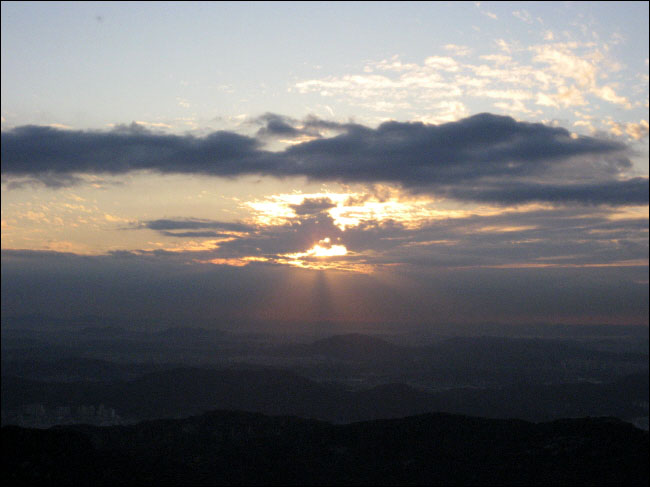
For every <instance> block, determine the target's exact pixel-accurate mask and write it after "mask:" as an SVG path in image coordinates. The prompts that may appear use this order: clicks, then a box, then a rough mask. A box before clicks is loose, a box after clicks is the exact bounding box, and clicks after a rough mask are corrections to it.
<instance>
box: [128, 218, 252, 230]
mask: <svg viewBox="0 0 650 487" xmlns="http://www.w3.org/2000/svg"><path fill="white" fill-rule="evenodd" d="M138 228H148V229H150V230H158V231H169V230H206V229H213V230H222V231H225V232H249V231H251V230H253V227H251V226H250V225H246V224H243V223H236V222H221V221H217V220H204V219H199V218H183V219H178V220H172V219H160V220H149V221H146V222H142V223H140V225H139V226H138Z"/></svg>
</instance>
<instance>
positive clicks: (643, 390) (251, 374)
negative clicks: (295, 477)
mask: <svg viewBox="0 0 650 487" xmlns="http://www.w3.org/2000/svg"><path fill="white" fill-rule="evenodd" d="M25 405H43V406H44V407H45V408H49V409H50V410H52V409H55V408H59V407H72V408H78V407H81V406H91V405H92V406H95V407H97V406H99V405H103V406H105V407H106V408H113V409H115V411H116V412H117V414H118V415H119V416H121V417H123V418H125V419H132V420H142V419H156V418H169V417H177V418H178V417H186V416H189V415H193V414H200V413H203V412H205V411H210V410H214V409H230V410H243V411H253V412H260V413H264V414H277V415H295V416H300V417H306V418H315V419H320V420H325V421H333V422H343V423H344V422H352V421H363V420H371V419H382V418H394V417H403V416H409V415H413V414H422V413H428V412H433V411H444V412H448V413H454V414H467V415H471V416H484V417H493V418H520V419H525V420H530V421H546V420H551V419H558V418H564V417H583V416H614V417H618V418H622V419H629V420H632V419H633V418H638V417H644V416H647V414H648V375H647V374H646V373H638V374H634V375H629V376H626V377H623V378H620V379H617V380H616V381H613V382H611V383H604V384H591V383H584V382H583V383H575V384H557V385H527V384H519V385H513V386H508V387H503V388H496V389H451V390H447V391H439V392H433V393H431V392H424V391H421V390H418V389H415V388H412V387H410V386H408V385H404V384H386V385H381V386H377V387H374V388H370V389H366V390H359V391H352V390H349V389H348V388H347V387H345V386H344V385H341V384H335V383H319V382H315V381H312V380H310V379H306V378H304V377H300V376H298V375H295V374H292V373H289V372H285V371H279V370H260V369H257V370H255V369H249V370H206V369H198V368H180V369H173V370H165V371H160V372H155V373H149V374H147V375H144V376H143V377H140V378H138V379H135V380H131V381H119V382H110V383H103V382H66V383H56V382H42V381H33V380H28V379H22V378H17V377H10V376H4V377H3V378H2V415H3V424H23V425H27V426H36V425H37V424H45V425H47V422H46V421H43V422H41V421H39V420H38V418H32V419H33V420H34V422H22V421H16V420H12V418H11V412H12V411H13V412H16V413H18V412H19V411H21V410H22V408H24V407H25ZM50 424H56V423H50Z"/></svg>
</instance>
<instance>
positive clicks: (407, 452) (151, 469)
mask: <svg viewBox="0 0 650 487" xmlns="http://www.w3.org/2000/svg"><path fill="white" fill-rule="evenodd" d="M2 469H3V470H2V471H3V477H4V478H5V479H6V480H8V481H9V484H10V485H22V484H28V483H29V484H30V485H34V484H36V485H45V484H48V485H93V486H95V485H567V486H568V485H633V486H637V485H643V486H645V485H647V483H648V433H647V432H644V431H641V430H638V429H636V428H634V427H633V426H631V425H629V424H626V423H622V422H620V421H618V420H614V419H611V418H609V419H608V418H586V419H574V420H569V419H566V420H561V421H555V422H550V423H541V424H533V423H529V422H525V421H518V420H491V419H482V418H475V417H466V416H453V415H448V414H427V415H420V416H414V417H407V418H402V419H393V420H382V421H371V422H362V423H353V424H348V425H338V426H336V425H332V424H329V423H324V422H319V421H314V420H305V419H300V418H295V417H268V416H263V415H260V414H253V413H242V412H225V411H216V412H210V413H207V414H203V415H201V416H196V417H191V418H187V419H182V420H158V421H150V422H144V423H140V424H137V425H132V426H116V427H106V428H99V427H91V426H76V427H58V428H53V429H49V430H30V429H23V428H18V427H3V428H2Z"/></svg>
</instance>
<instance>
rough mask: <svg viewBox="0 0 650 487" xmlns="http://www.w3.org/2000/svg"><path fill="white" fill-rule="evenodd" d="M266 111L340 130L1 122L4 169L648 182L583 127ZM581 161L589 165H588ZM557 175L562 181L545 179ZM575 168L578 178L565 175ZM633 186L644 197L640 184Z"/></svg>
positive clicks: (622, 152) (41, 173)
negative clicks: (302, 134) (272, 145)
mask: <svg viewBox="0 0 650 487" xmlns="http://www.w3.org/2000/svg"><path fill="white" fill-rule="evenodd" d="M264 120H265V121H266V125H265V130H266V131H267V132H269V131H275V132H276V133H278V132H283V131H284V132H287V133H290V132H292V133H295V131H296V130H305V127H308V128H309V129H311V128H317V127H323V128H327V129H335V130H337V131H338V134H337V135H334V136H332V137H327V138H324V137H320V138H316V139H314V140H309V141H306V142H302V143H296V144H295V145H292V146H290V147H288V148H286V149H284V150H282V151H278V152H271V151H268V150H264V149H263V148H262V147H263V143H262V141H261V140H260V139H259V138H255V137H249V136H244V135H239V134H236V133H232V132H226V131H218V132H214V133H211V134H209V135H207V136H205V137H194V136H190V135H185V136H179V135H169V134H164V133H153V132H150V131H148V130H147V129H145V128H144V127H141V126H138V125H131V126H127V127H125V126H122V127H119V128H118V129H116V130H113V131H110V132H92V131H85V132H84V131H70V130H58V129H55V128H52V127H39V126H24V127H18V128H15V129H12V130H8V131H5V132H2V148H1V150H2V159H1V164H2V175H3V178H5V179H9V178H11V177H18V178H20V177H23V178H32V179H37V180H40V181H44V182H46V184H49V185H62V183H61V182H62V181H64V182H65V180H66V178H74V177H76V175H78V174H84V173H85V174H106V173H108V174H123V173H127V172H130V171H141V170H150V171H155V172H159V173H163V174H166V173H177V174H205V175H213V176H225V177H235V176H240V175H246V174H259V175H268V176H275V177H289V176H305V177H308V178H310V179H315V180H323V181H327V180H333V181H340V182H346V183H353V182H354V183H376V182H383V183H392V184H397V185H401V186H403V187H405V188H408V189H411V190H413V191H417V192H431V193H436V192H442V193H446V194H451V195H455V197H462V195H463V194H470V193H468V192H466V191H464V188H465V187H466V186H467V185H472V188H475V189H476V188H478V191H475V193H476V194H480V193H481V191H483V190H482V189H481V188H483V189H484V190H486V191H488V192H494V191H497V190H498V188H501V190H502V191H504V192H511V191H515V192H516V190H517V188H518V187H520V188H526V189H530V186H527V184H530V183H531V181H527V179H530V178H535V183H537V184H541V182H546V183H547V184H548V185H547V186H545V187H544V191H538V192H537V193H536V194H538V197H539V198H542V197H543V195H544V194H548V195H550V196H549V199H548V200H547V201H558V200H560V199H562V196H565V198H564V199H565V200H567V201H583V200H584V201H586V202H588V203H590V204H591V203H595V202H596V200H597V197H598V195H599V194H603V195H607V196H606V197H605V198H604V200H603V202H605V203H609V204H615V202H616V201H624V200H625V198H624V197H614V192H616V191H627V190H629V188H630V187H634V188H637V186H638V185H639V184H640V183H639V182H638V181H636V182H626V181H621V180H619V179H621V177H620V176H621V175H622V173H623V171H624V170H625V169H627V168H629V167H630V161H629V160H628V158H627V152H628V148H627V147H626V146H625V145H624V144H622V143H621V142H616V141H613V140H608V139H602V138H596V137H586V136H582V137H576V136H572V134H571V133H570V132H568V131H567V130H565V129H563V128H560V127H550V126H547V125H543V124H540V123H527V122H520V121H516V120H514V119H513V118H510V117H506V116H498V115H492V114H489V113H483V114H479V115H474V116H472V117H468V118H465V119H462V120H459V121H456V122H449V123H443V124H440V125H428V124H424V123H421V122H394V121H391V122H385V123H382V124H381V125H379V126H378V127H377V128H370V127H366V126H363V125H360V124H353V123H348V124H338V123H335V122H325V121H321V120H318V119H316V118H313V117H312V118H311V119H307V120H306V121H304V122H301V123H300V127H302V128H300V129H296V128H295V125H292V121H291V119H289V118H283V117H281V116H275V115H271V114H267V115H266V116H265V117H264ZM269 127H272V128H269ZM291 127H294V129H293V130H292V129H291ZM580 168H583V169H584V172H583V173H582V174H580ZM563 171H564V172H563ZM587 175H588V176H589V177H590V178H591V179H594V178H600V180H599V181H597V182H596V183H597V185H596V186H594V193H593V194H589V192H588V191H586V190H585V187H582V186H568V185H567V184H568V183H577V182H578V181H577V180H579V179H581V178H584V177H585V176H587ZM550 176H553V177H554V178H555V179H556V181H555V182H553V181H543V180H544V178H547V177H550ZM567 177H571V178H573V179H575V180H576V181H571V180H570V181H567ZM540 178H541V180H542V181H541V182H540ZM557 180H559V181H562V183H563V185H561V186H558V188H557V189H555V190H553V188H552V187H551V186H549V185H551V184H555V185H557ZM488 183H489V184H488ZM598 184H600V185H605V186H607V191H601V190H602V189H603V187H604V186H603V187H601V186H598ZM450 188H451V191H450ZM572 189H574V190H575V191H574V192H573V193H571V190H572ZM473 191H474V190H473ZM646 194H647V193H646ZM634 195H635V196H634V198H638V197H639V193H638V191H637V192H635V193H634ZM470 199H473V198H470ZM506 199H507V198H503V199H501V200H502V201H505V200H506ZM635 201H637V200H635ZM646 202H647V197H646ZM201 228H203V229H206V227H201Z"/></svg>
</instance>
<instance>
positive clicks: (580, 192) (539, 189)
mask: <svg viewBox="0 0 650 487" xmlns="http://www.w3.org/2000/svg"><path fill="white" fill-rule="evenodd" d="M648 187H649V186H648V179H646V178H632V179H628V180H625V181H605V182H601V183H591V184H533V183H518V184H514V183H511V184H508V183H503V184H501V185H495V186H493V187H490V185H485V186H484V187H478V188H476V187H473V188H467V187H461V188H454V189H452V190H451V192H450V193H451V194H450V195H451V196H453V197H455V198H457V199H461V200H473V201H485V202H494V203H502V204H516V203H527V202H532V201H548V202H558V203H567V202H574V203H586V204H595V205H598V204H609V205H642V204H646V203H648Z"/></svg>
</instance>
